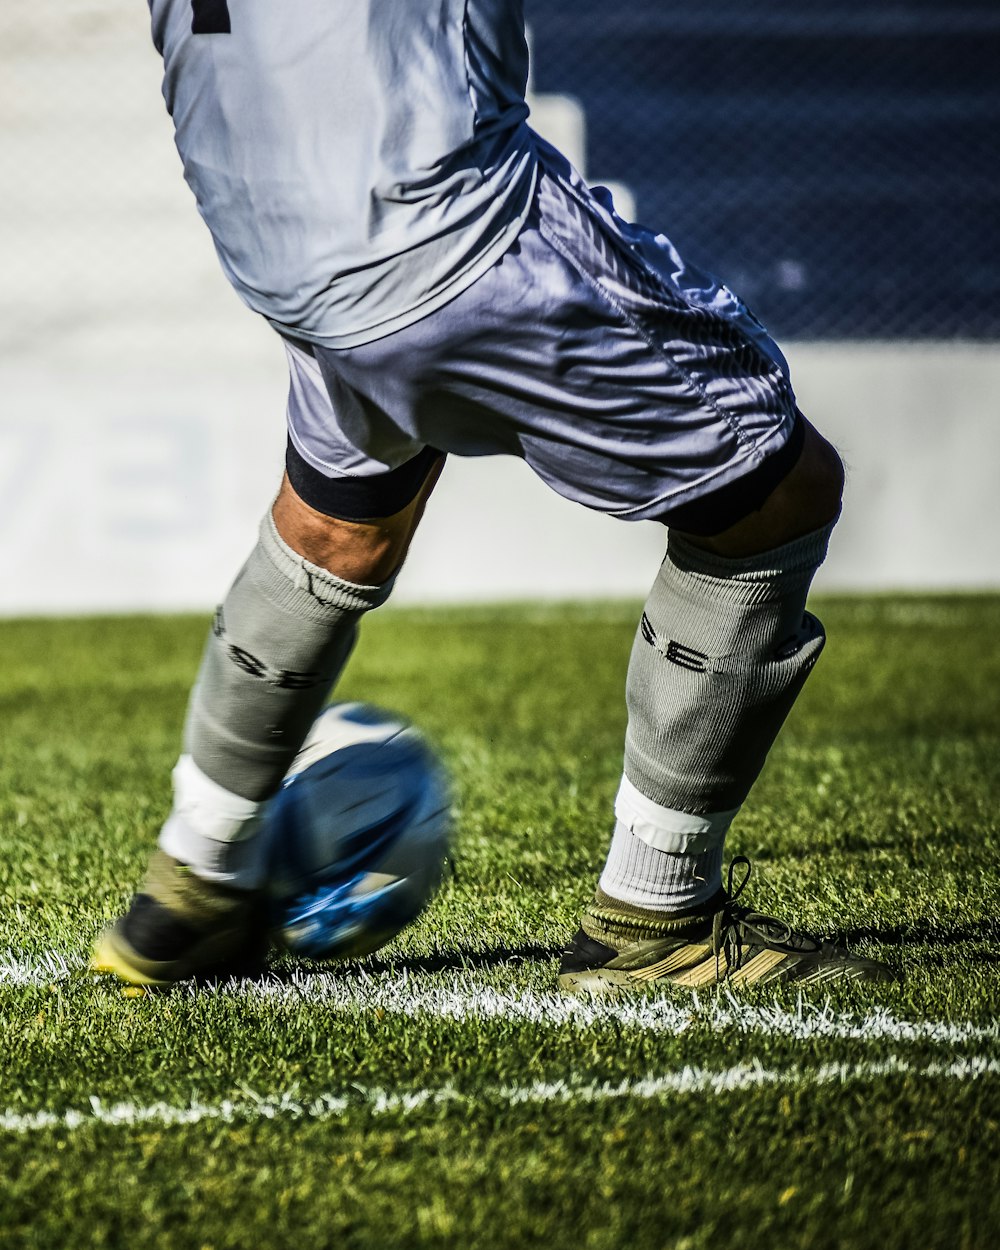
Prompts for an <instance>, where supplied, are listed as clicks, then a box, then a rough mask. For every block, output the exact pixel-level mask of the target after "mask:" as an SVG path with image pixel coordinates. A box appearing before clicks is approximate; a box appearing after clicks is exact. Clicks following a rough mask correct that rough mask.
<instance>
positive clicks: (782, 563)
mask: <svg viewBox="0 0 1000 1250" xmlns="http://www.w3.org/2000/svg"><path fill="white" fill-rule="evenodd" d="M800 420H802V419H801V418H800ZM801 429H802V435H801V438H802V450H801V453H800V454H799V456H798V459H797V461H796V463H795V464H794V467H792V468H791V470H790V471H789V472H788V474H787V476H786V477H785V478H784V479H783V480H782V481H780V482H779V484H778V485H777V486H776V487H775V488H774V489H773V491H771V492H770V494H768V496H767V497H766V499H765V500H764V501H763V503H762V504H761V506H760V507H758V508H755V509H754V510H753V511H752V512H750V513H749V514H748V515H746V516H744V517H743V518H741V519H740V520H738V521H736V522H735V523H732V524H730V525H729V526H727V528H726V529H724V530H723V531H722V532H720V533H717V534H707V533H683V532H681V531H679V530H671V531H669V534H668V543H667V554H666V558H665V559H664V561H663V565H662V566H661V568H660V572H659V574H658V576H657V579H656V582H655V584H654V586H653V589H652V592H651V594H650V596H649V599H648V601H647V603H646V606H645V610H644V612H643V616H642V621H641V624H640V628H639V630H638V632H637V635H636V639H635V643H634V646H633V652H632V658H631V661H630V666H629V674H628V686H627V701H628V709H629V726H628V734H627V739H626V748H625V772H624V775H623V778H622V783H621V788H620V790H619V793H618V797H617V801H616V815H617V818H618V819H617V824H616V826H615V831H614V835H613V839H612V846H611V850H610V853H609V856H608V860H607V863H606V865H605V868H604V871H603V873H602V875H601V879H600V884H599V886H598V889H597V892H596V896H595V898H594V901H593V903H592V904H591V905H590V907H589V908H588V909H587V910H586V912H585V913H584V916H583V921H582V925H581V928H580V930H579V932H578V933H577V935H576V938H575V939H574V941H573V943H572V945H571V946H570V948H569V949H568V950H567V951H566V952H565V954H564V957H563V961H562V967H561V970H560V984H561V985H562V987H563V988H564V989H568V990H574V991H587V992H591V993H601V992H605V991H608V990H614V989H620V988H621V987H642V986H645V985H648V984H650V983H652V982H657V981H665V982H670V983H673V984H676V985H680V986H684V987H686V988H689V989H696V988H699V987H702V986H706V985H711V984H717V983H718V982H720V981H726V982H727V983H732V984H741V983H747V982H754V981H772V980H784V981H797V982H810V981H812V982H820V981H830V980H836V979H867V980H885V979H889V978H890V976H891V974H890V973H889V971H888V969H886V968H885V967H884V966H883V965H881V964H878V963H876V962H874V961H872V960H866V959H862V958H859V957H858V956H855V955H853V954H851V953H849V952H848V951H846V950H844V949H841V948H838V947H836V946H834V945H832V944H831V943H825V942H818V941H815V940H813V939H812V938H809V937H807V936H805V935H804V934H800V933H796V932H795V931H794V930H793V929H792V928H791V927H790V926H789V925H787V924H785V923H784V922H782V921H780V920H777V919H775V918H774V917H770V916H764V915H761V914H760V913H757V912H753V911H751V910H749V909H748V908H746V907H745V906H741V905H740V904H739V903H738V902H737V901H736V896H737V895H738V894H739V893H740V892H741V891H742V888H743V886H744V885H745V884H746V881H747V879H748V878H749V862H748V861H746V860H745V859H742V858H740V859H738V860H736V861H734V864H733V866H731V868H730V873H729V881H728V886H724V885H723V880H722V856H723V845H724V841H725V836H726V831H727V830H728V827H729V825H730V823H731V822H732V820H733V818H734V816H735V815H736V813H737V811H738V810H739V808H740V806H741V804H742V803H743V801H744V799H745V798H746V797H747V794H748V793H749V790H750V788H751V786H752V785H753V783H754V781H755V780H756V778H757V775H758V773H759V772H760V770H761V768H762V767H763V764H764V760H765V758H766V756H767V753H768V751H769V749H770V747H771V745H772V743H773V741H774V739H775V737H776V735H777V733H778V731H779V729H780V728H781V725H782V723H783V722H784V720H785V717H786V716H787V714H788V712H789V710H790V709H791V706H792V704H793V702H794V700H795V698H796V696H797V694H798V692H799V691H800V689H801V688H802V685H803V683H804V682H805V679H806V677H807V676H808V674H809V672H810V671H811V669H812V667H813V665H814V664H815V662H816V660H817V659H818V657H819V654H820V651H821V650H822V647H823V644H824V641H825V636H824V633H823V628H822V626H821V625H820V623H819V621H818V620H817V619H816V618H815V617H814V616H812V615H811V614H810V613H808V612H807V611H806V610H805V605H806V595H807V593H808V589H809V585H810V583H811V581H812V578H813V575H814V573H815V572H816V569H817V568H818V567H819V564H820V563H821V561H822V560H823V557H824V555H825V553H826V547H827V542H828V539H829V536H830V532H831V530H832V529H833V526H834V524H835V522H836V520H837V517H838V515H839V512H840V502H841V491H842V487H843V468H842V465H841V463H840V460H839V457H838V456H837V454H836V452H835V451H834V450H833V448H832V447H831V446H830V444H829V443H827V442H826V440H825V439H823V438H822V437H821V436H820V435H819V434H818V433H817V432H816V431H815V430H814V429H813V428H812V427H811V426H809V425H808V424H807V423H803V425H802V427H801ZM711 514H712V501H711V497H709V498H708V499H707V500H706V501H705V506H704V507H702V508H699V509H693V510H688V512H687V519H688V522H689V523H694V522H697V521H699V520H702V519H703V520H704V525H705V527H707V528H709V529H710V528H711V519H710V518H711ZM741 866H742V867H744V868H745V875H744V877H743V880H742V881H741V882H740V883H739V886H738V887H736V888H734V884H733V882H734V875H735V873H734V870H738V869H739V868H740V867H741Z"/></svg>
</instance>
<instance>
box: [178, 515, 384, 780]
mask: <svg viewBox="0 0 1000 1250" xmlns="http://www.w3.org/2000/svg"><path fill="white" fill-rule="evenodd" d="M391 589H392V582H391V581H390V582H388V583H386V584H385V585H384V586H357V585H354V584H353V583H352V582H347V581H344V580H343V579H342V578H339V577H336V576H334V574H332V573H328V572H327V571H326V570H325V569H322V568H319V567H318V566H317V565H315V564H311V563H310V562H309V561H308V560H306V559H304V558H303V557H302V556H299V555H297V554H296V553H295V552H294V551H293V550H292V549H291V547H289V546H288V545H287V544H286V543H285V542H284V541H283V540H282V538H281V536H280V535H279V534H278V531H277V528H276V527H275V524H274V520H273V519H272V517H271V514H270V512H269V513H268V514H267V516H266V517H265V518H264V521H263V523H262V524H261V528H260V540H259V542H258V543H257V546H256V547H255V548H254V550H253V552H252V553H251V555H250V558H249V559H248V560H247V562H246V564H245V565H244V566H243V568H242V570H241V571H240V573H239V575H238V576H237V578H236V581H235V582H234V583H233V585H232V588H231V589H230V591H229V594H228V595H227V596H226V600H225V602H224V603H223V604H222V606H221V607H220V608H219V610H218V611H217V612H216V615H215V621H214V623H213V625H212V632H211V634H210V636H209V639H208V643H207V645H206V647H205V653H204V656H203V658H202V662H201V669H200V671H199V673H198V679H197V681H196V683H195V687H194V691H193V693H192V696H191V702H190V705H189V708H188V716H187V723H186V725H185V730H184V749H185V752H186V753H187V754H189V755H190V756H191V757H192V759H193V760H194V762H195V764H196V765H197V766H198V768H199V769H200V770H201V771H202V772H203V773H204V774H205V775H206V776H207V777H209V778H210V779H211V780H212V781H214V782H215V783H216V784H217V785H220V786H222V787H224V788H225V789H226V790H228V791H230V792H231V793H233V794H236V795H239V796H240V797H242V798H244V799H251V800H260V799H263V798H266V797H267V796H268V795H270V794H271V793H273V791H274V790H276V789H277V787H278V785H279V784H280V782H281V779H282V777H284V775H285V772H286V771H287V769H288V766H289V764H291V762H292V760H293V759H294V758H295V754H296V752H297V751H298V749H299V747H300V746H301V745H302V741H303V739H304V738H305V736H306V734H307V733H308V731H309V727H310V725H311V724H312V722H313V721H314V720H315V718H316V716H317V714H318V713H319V711H320V709H321V708H322V706H323V703H324V702H325V700H326V697H327V695H328V694H329V692H330V689H331V687H332V686H333V683H334V682H335V681H336V679H337V677H338V676H339V675H340V672H341V670H342V669H343V667H344V665H345V663H346V662H347V658H348V656H349V655H350V653H351V649H352V648H353V646H354V642H355V638H356V636H357V627H358V621H359V619H360V617H361V616H362V614H363V613H365V612H367V611H368V610H369V609H370V608H374V607H377V606H378V605H379V604H381V603H384V602H385V600H386V599H387V598H388V597H389V592H390V591H391Z"/></svg>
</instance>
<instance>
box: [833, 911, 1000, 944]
mask: <svg viewBox="0 0 1000 1250" xmlns="http://www.w3.org/2000/svg"><path fill="white" fill-rule="evenodd" d="M830 938H831V940H832V941H834V942H836V943H837V944H838V945H841V946H843V945H847V946H853V945H854V944H855V942H879V943H881V944H882V945H883V946H959V945H961V944H962V943H963V942H997V941H1000V919H998V918H995V917H988V918H987V919H985V920H980V921H978V922H977V923H976V924H965V925H955V926H953V927H952V928H942V927H940V926H939V925H932V924H919V923H916V924H903V925H890V926H888V927H882V928H879V927H877V926H874V925H872V926H868V925H865V926H862V927H860V928H857V929H839V930H838V931H837V932H835V933H833V934H831V935H830Z"/></svg>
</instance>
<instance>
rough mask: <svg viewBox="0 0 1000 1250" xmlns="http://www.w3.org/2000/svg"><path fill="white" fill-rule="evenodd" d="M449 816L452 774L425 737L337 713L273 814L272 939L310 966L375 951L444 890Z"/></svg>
mask: <svg viewBox="0 0 1000 1250" xmlns="http://www.w3.org/2000/svg"><path fill="white" fill-rule="evenodd" d="M449 817H450V806H449V800H448V791H447V783H446V781H445V776H444V772H443V770H442V768H441V766H440V765H439V763H438V762H437V760H436V758H435V756H434V754H433V753H432V751H431V750H430V748H429V747H428V745H427V743H426V741H425V740H424V738H423V737H422V735H421V734H420V733H419V732H418V731H417V730H416V729H414V728H413V727H412V726H410V725H407V724H406V723H405V722H404V721H402V720H400V719H399V718H398V717H394V716H392V715H390V714H388V713H386V712H383V711H380V710H379V709H377V708H373V707H370V706H368V705H367V704H363V703H336V704H332V705H331V706H330V707H328V708H327V709H326V710H325V711H324V712H322V713H321V714H320V716H319V717H317V719H316V722H315V724H314V725H313V727H312V729H311V730H310V732H309V736H308V738H307V739H306V741H305V743H304V744H303V746H302V750H301V751H300V752H299V754H298V756H297V757H296V759H295V762H294V764H293V765H292V767H291V769H290V770H289V773H288V776H287V777H286V778H285V781H284V783H283V785H282V788H281V790H280V791H279V792H278V793H277V794H276V795H275V797H274V798H273V799H272V800H271V802H270V804H269V805H268V812H267V816H266V820H265V830H264V836H265V838H266V840H267V842H266V850H267V855H268V894H269V904H270V908H271V925H272V932H273V936H274V938H275V941H276V942H277V943H278V944H279V945H282V946H284V947H285V948H287V949H288V950H289V951H291V952H293V953H294V954H296V955H305V956H308V957H310V958H312V959H356V958H359V957H360V956H362V955H367V954H369V953H370V952H371V951H374V950H377V949H378V947H380V946H382V945H384V944H385V943H386V942H388V941H389V940H390V939H391V938H393V937H395V936H396V934H397V933H398V932H399V931H400V929H402V928H403V927H404V925H407V924H409V923H410V921H411V920H413V919H414V918H415V917H416V916H417V915H418V914H419V912H421V911H422V910H423V908H424V907H425V906H426V904H427V903H428V901H429V900H430V898H431V896H432V895H433V893H434V891H435V890H436V889H437V887H438V885H439V884H440V881H441V875H442V871H443V866H444V858H445V855H446V853H447V849H448V831H449V823H450V819H449Z"/></svg>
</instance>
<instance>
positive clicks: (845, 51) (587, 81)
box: [526, 0, 1000, 339]
mask: <svg viewBox="0 0 1000 1250" xmlns="http://www.w3.org/2000/svg"><path fill="white" fill-rule="evenodd" d="M526 15H527V19H528V24H529V27H530V29H531V32H532V44H533V53H534V59H533V72H534V80H535V84H534V85H535V89H536V90H537V91H540V92H563V93H567V94H570V95H573V96H575V97H576V98H577V99H578V100H579V101H580V102H581V103H582V105H583V106H584V108H585V110H586V117H587V172H588V174H589V175H595V176H599V177H601V178H607V179H615V180H619V181H622V182H625V183H627V184H628V185H629V187H630V188H631V189H632V191H633V192H634V193H635V196H636V199H637V204H638V208H637V216H638V219H639V220H640V221H642V222H644V223H646V224H647V225H651V226H654V227H656V228H657V229H659V230H663V231H665V232H666V233H667V234H669V235H670V236H671V238H672V239H673V240H674V242H675V243H676V244H677V245H678V247H680V249H681V250H682V251H683V252H684V253H686V254H688V255H690V256H691V258H692V259H695V260H698V261H700V262H701V263H702V264H705V265H707V267H709V268H710V269H712V270H714V271H715V272H716V273H718V274H719V275H720V276H722V277H723V278H724V279H725V280H726V282H727V283H728V284H729V285H730V286H732V287H733V288H734V289H735V290H737V291H738V292H739V293H740V294H741V295H742V296H743V297H744V298H745V299H746V300H747V302H748V303H750V304H751V306H752V307H753V308H754V310H755V311H756V312H757V313H758V315H759V316H760V317H761V318H762V319H763V320H764V322H765V324H767V325H768V327H769V329H771V330H772V331H773V332H774V333H775V334H776V335H777V336H779V337H782V338H873V337H874V338H935V339H937V338H973V339H984V338H1000V0H990V2H989V3H986V2H984V0H973V2H966V0H955V2H954V3H946V2H945V0H936V2H934V3H931V2H930V0H903V2H898V3H897V2H893V0H889V2H888V3H883V2H882V0H832V2H831V3H819V2H818V0H619V2H617V3H614V2H603V3H602V2H599V0H526Z"/></svg>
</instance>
